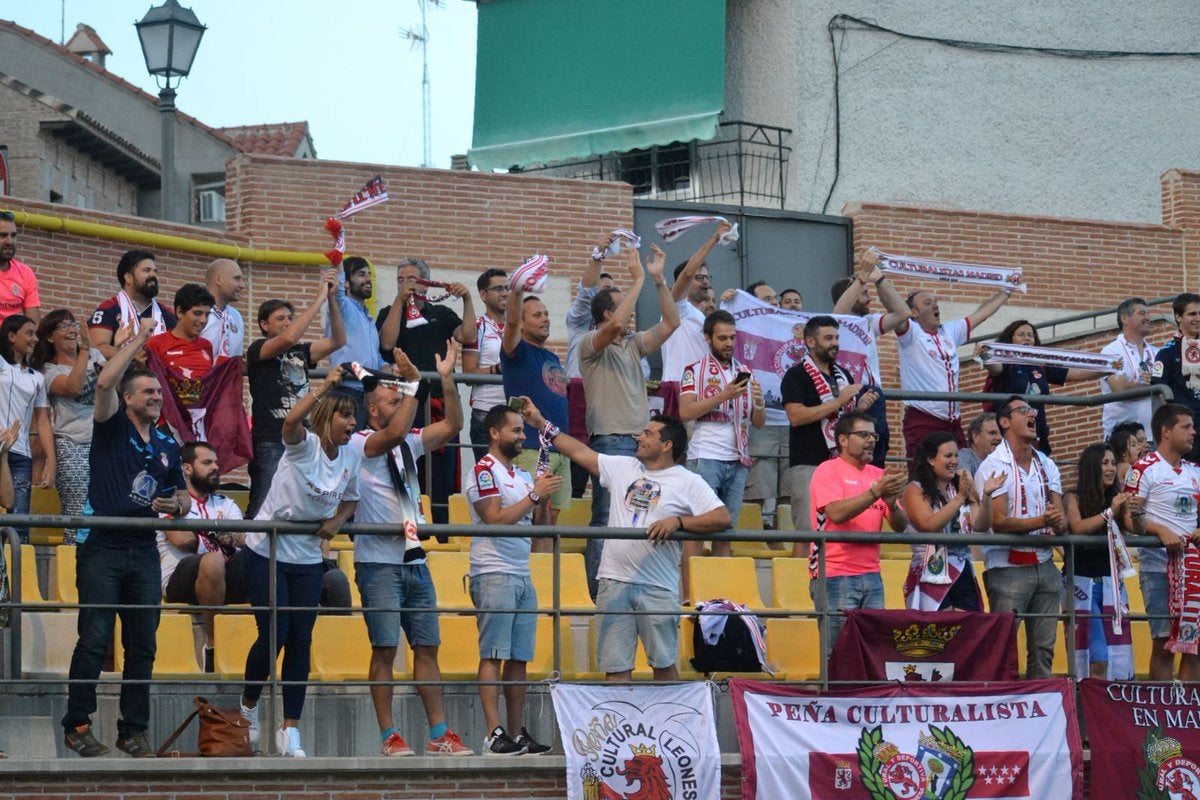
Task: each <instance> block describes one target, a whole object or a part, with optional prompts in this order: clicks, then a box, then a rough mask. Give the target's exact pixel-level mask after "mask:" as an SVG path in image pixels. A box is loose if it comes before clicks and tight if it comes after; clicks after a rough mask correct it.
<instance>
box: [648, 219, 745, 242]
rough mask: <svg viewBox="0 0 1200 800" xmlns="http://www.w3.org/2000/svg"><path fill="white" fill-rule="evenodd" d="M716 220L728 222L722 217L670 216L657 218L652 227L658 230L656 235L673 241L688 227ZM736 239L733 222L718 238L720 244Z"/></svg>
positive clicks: (664, 239) (735, 224)
mask: <svg viewBox="0 0 1200 800" xmlns="http://www.w3.org/2000/svg"><path fill="white" fill-rule="evenodd" d="M716 222H724V223H725V224H726V225H728V224H729V220H727V219H725V218H724V217H672V218H671V219H664V220H659V221H658V222H656V223H654V229H655V230H656V231H658V235H659V236H661V237H662V238H663V241H664V242H671V241H674V240H675V239H677V238H678V237H679V235H680V234H682V233H683V232H684V231H686V230H688V229H689V228H694V227H696V226H697V225H708V224H712V223H716ZM737 240H738V226H737V223H736V222H735V223H734V224H733V226H732V227H731V228H730V229H729V230H728V231H726V232H725V233H723V234H721V238H720V239H718V240H717V241H719V242H720V243H721V244H724V245H730V244H733V243H734V242H736V241H737Z"/></svg>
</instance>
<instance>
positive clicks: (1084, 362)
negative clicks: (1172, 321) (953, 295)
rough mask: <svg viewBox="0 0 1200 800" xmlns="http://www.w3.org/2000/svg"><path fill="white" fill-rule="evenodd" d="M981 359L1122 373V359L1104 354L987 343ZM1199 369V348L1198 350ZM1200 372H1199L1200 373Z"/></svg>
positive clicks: (981, 347) (987, 362)
mask: <svg viewBox="0 0 1200 800" xmlns="http://www.w3.org/2000/svg"><path fill="white" fill-rule="evenodd" d="M979 358H980V360H981V361H983V363H985V364H1030V365H1033V366H1038V367H1040V366H1050V367H1062V368H1063V369H1087V370H1091V371H1093V372H1120V371H1121V359H1119V358H1113V357H1112V356H1106V355H1103V354H1101V353H1077V352H1075V351H1074V350H1059V349H1056V348H1053V347H1033V346H1030V345H1023V344H1005V343H1003V342H987V343H986V344H983V345H981V346H980V354H979ZM1196 359H1197V366H1198V367H1200V348H1198V349H1197V351H1196ZM1198 371H1200V370H1198Z"/></svg>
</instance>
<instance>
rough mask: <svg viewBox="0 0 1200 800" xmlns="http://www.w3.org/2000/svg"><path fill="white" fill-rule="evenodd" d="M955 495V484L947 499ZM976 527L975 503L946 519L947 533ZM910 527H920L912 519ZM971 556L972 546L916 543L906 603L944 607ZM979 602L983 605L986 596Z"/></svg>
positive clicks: (935, 608) (906, 581)
mask: <svg viewBox="0 0 1200 800" xmlns="http://www.w3.org/2000/svg"><path fill="white" fill-rule="evenodd" d="M955 495H957V492H956V491H955V489H954V486H953V485H951V486H950V489H949V497H948V498H947V500H950V499H953V498H954V497H955ZM939 508H940V506H939ZM956 523H957V525H956ZM973 530H974V528H973V526H972V523H971V507H970V506H969V505H964V506H963V507H962V508H960V509H959V511H958V516H957V517H956V518H954V519H951V520H950V521H949V522H948V523H946V527H945V529H944V530H943V533H971V532H972V531H973ZM908 531H909V532H910V533H916V532H917V529H916V528H914V527H912V524H911V523H909V526H908ZM969 560H970V550H969V549H967V548H966V547H965V546H964V547H962V548H959V547H954V548H953V549H952V548H949V547H946V546H945V545H932V544H923V545H921V544H918V545H913V557H912V561H910V562H909V565H908V575H907V576H905V579H904V605H905V607H906V608H910V609H913V610H915V611H940V610H941V608H942V603H943V602H944V601H945V599H946V595H948V594H950V589H951V588H952V587H953V586H954V584H955V583H957V582H958V578H959V576H960V575H962V574H963V573H964V572H966V571H967V570H968V569H969V566H968V563H969ZM975 593H976V595H978V594H979V586H978V584H976V585H975ZM979 605H980V608H982V607H983V602H982V598H980V604H979Z"/></svg>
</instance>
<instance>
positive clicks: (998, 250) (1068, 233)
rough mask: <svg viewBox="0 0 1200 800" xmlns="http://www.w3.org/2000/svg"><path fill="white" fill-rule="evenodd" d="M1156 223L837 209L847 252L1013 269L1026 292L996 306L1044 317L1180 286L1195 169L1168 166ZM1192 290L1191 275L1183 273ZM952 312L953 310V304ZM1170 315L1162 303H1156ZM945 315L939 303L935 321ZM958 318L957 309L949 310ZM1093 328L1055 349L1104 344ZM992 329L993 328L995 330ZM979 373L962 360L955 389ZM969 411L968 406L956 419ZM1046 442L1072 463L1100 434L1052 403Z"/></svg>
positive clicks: (1096, 424) (1075, 412)
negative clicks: (850, 239)
mask: <svg viewBox="0 0 1200 800" xmlns="http://www.w3.org/2000/svg"><path fill="white" fill-rule="evenodd" d="M1162 200H1163V219H1164V221H1165V223H1166V224H1161V225H1160V224H1126V223H1112V222H1102V221H1095V220H1072V219H1056V218H1051V217H1037V216H1020V215H1008V214H992V213H987V212H975V211H954V210H945V209H931V208H922V207H919V206H903V205H887V204H879V203H853V204H850V205H848V206H847V207H846V208H845V209H844V213H845V214H847V215H848V216H850V217H852V218H853V220H854V246H855V252H856V254H857V253H861V252H862V251H863V250H865V249H866V248H868V247H872V246H874V247H878V248H879V249H881V250H883V251H885V252H890V253H896V254H901V255H912V256H923V257H928V258H937V259H944V260H950V261H965V262H974V263H983V264H994V265H997V266H1020V267H1022V268H1024V270H1025V277H1026V280H1027V282H1028V284H1029V293H1028V294H1024V295H1023V294H1014V295H1013V297H1012V299H1011V301H1010V303H1009V306H1010V308H1008V309H1006V310H1005V311H1004V315H1005V316H1006V318H1007V319H1017V318H1020V317H1022V316H1029V317H1031V318H1033V319H1048V318H1052V317H1055V316H1064V315H1067V314H1070V313H1072V312H1074V311H1087V310H1091V309H1097V308H1103V307H1105V306H1115V305H1117V304H1118V303H1120V302H1121V301H1122V300H1124V299H1125V298H1127V297H1131V296H1134V295H1140V296H1142V297H1145V298H1155V297H1165V296H1168V295H1172V294H1175V293H1177V292H1180V291H1183V290H1184V289H1185V288H1187V287H1188V286H1189V273H1191V272H1194V270H1195V269H1196V268H1197V255H1196V249H1197V246H1198V245H1200V241H1197V234H1198V233H1200V172H1186V171H1183V170H1171V171H1169V172H1167V173H1166V174H1165V175H1163V177H1162ZM1190 281H1191V288H1192V289H1193V290H1194V289H1195V284H1196V281H1195V278H1194V277H1192V278H1190ZM896 286H897V288H898V289H899V290H900V292H901V294H902V295H906V294H907V293H908V292H910V291H913V290H914V289H917V288H931V287H932V288H934V289H935V290H936V291H937V293H938V296H939V298H940V299H941V301H942V303H943V304H945V303H947V302H949V303H956V304H964V306H965V309H966V310H968V311H969V310H970V309H971V308H973V307H974V306H975V305H976V304H978V303H979V302H981V301H983V300H984V299H985V298H987V297H988V296H989V295H990V294H991V292H990V290H989V289H987V288H986V287H970V286H956V285H952V284H934V283H929V282H918V281H913V280H907V279H898V280H896ZM955 307H956V308H958V307H959V306H955ZM1155 311H1156V312H1157V313H1161V314H1165V315H1166V316H1168V317H1170V308H1169V307H1162V308H1158V309H1155ZM950 316H952V315H949V314H947V313H946V310H945V309H943V317H944V318H948V317H950ZM953 316H957V314H955V315H953ZM1103 323H1104V328H1103V332H1101V333H1094V334H1090V335H1086V336H1080V337H1076V338H1075V339H1069V340H1067V341H1063V342H1059V343H1056V345H1055V346H1059V347H1068V348H1070V349H1076V350H1086V351H1092V352H1095V351H1098V350H1099V349H1100V348H1101V347H1103V346H1104V344H1106V343H1107V342H1109V341H1111V340H1112V339H1113V338H1114V337H1115V335H1116V333H1115V329H1114V328H1115V324H1114V326H1111V327H1110V326H1109V324H1108V321H1107V320H1104V321H1103ZM998 327H1000V326H999V325H996V324H992V325H991V326H990V329H992V330H995V329H998ZM1172 330H1173V326H1171V325H1162V324H1160V325H1157V326H1156V330H1155V337H1154V339H1153V340H1154V341H1155V342H1161V341H1163V340H1165V339H1166V338H1168V337H1169V336H1170V334H1171V331H1172ZM879 355H880V360H881V369H882V371H883V376H884V385H885V386H899V385H900V379H899V369H898V366H897V355H896V341H895V337H892V336H886V337H884V338H883V339H882V340H881V341H880V344H879ZM983 379H984V373H983V370H982V369H980V368H978V367H977V366H974V365H973V364H971V363H964V365H963V371H962V378H961V388H962V389H963V390H964V391H980V390H982V386H983ZM1056 392H1066V393H1070V394H1098V393H1099V389H1098V386H1097V385H1096V384H1095V383H1094V382H1087V383H1082V384H1080V383H1077V384H1071V385H1068V386H1067V387H1063V388H1060V389H1057V390H1056ZM893 405H894V408H889V420H890V423H891V425H892V427H893V436H892V451H891V452H892V455H903V449H904V443H903V439H902V438H901V437H900V436H899V432H900V418H901V414H902V408H901V406H900V403H898V402H897V403H895V404H893ZM977 412H978V406H977V405H972V404H967V405H966V406H965V407H964V409H963V415H964V419H969V418H970V416H972V415H974V414H975V413H977ZM1049 422H1050V430H1051V445H1052V447H1053V449H1054V451H1055V454H1056V456H1057V457H1058V458H1060V459H1065V460H1071V459H1073V457H1074V456H1075V455H1076V454H1078V452H1079V451H1080V450H1081V449H1082V448H1083V447H1084V446H1086V445H1087V444H1091V443H1092V442H1095V441H1098V440H1099V439H1100V436H1101V429H1100V410H1099V409H1098V408H1093V409H1087V408H1071V407H1065V406H1058V407H1051V410H1050V411H1049Z"/></svg>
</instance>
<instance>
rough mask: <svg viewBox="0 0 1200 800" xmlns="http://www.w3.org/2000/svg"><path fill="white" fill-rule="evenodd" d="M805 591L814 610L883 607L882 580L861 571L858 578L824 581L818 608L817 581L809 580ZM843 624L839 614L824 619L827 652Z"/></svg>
mask: <svg viewBox="0 0 1200 800" xmlns="http://www.w3.org/2000/svg"><path fill="white" fill-rule="evenodd" d="M808 592H809V594H810V595H812V599H813V607H814V608H816V609H817V610H818V611H847V610H850V609H856V608H885V607H886V606H885V604H884V595H883V577H882V576H881V575H880V574H879V573H878V572H864V573H863V574H861V575H838V576H836V577H833V578H826V579H825V607H824V608H822V607H821V603H820V600H819V598H818V597H817V582H816V581H815V580H813V581H810V582H809V584H808ZM845 624H846V618H845V616H843V615H840V614H838V615H834V616H830V617H828V626H829V627H828V628H827V630H828V632H829V633H828V637H827V638H826V641H827V642H829V649H830V650H831V651H832V650H833V646H834V645H835V644H837V640H838V636H839V635H841V633H842V626H843V625H845Z"/></svg>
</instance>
